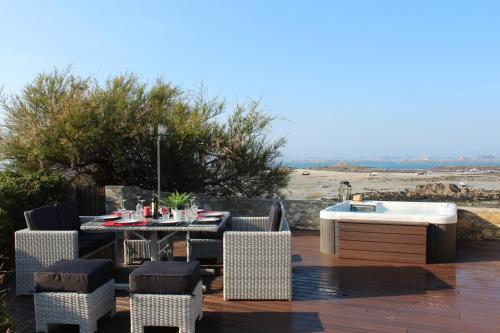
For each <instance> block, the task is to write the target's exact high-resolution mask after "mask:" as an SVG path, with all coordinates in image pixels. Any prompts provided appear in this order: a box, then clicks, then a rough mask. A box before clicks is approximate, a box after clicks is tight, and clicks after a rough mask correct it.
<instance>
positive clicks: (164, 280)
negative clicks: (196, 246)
mask: <svg viewBox="0 0 500 333" xmlns="http://www.w3.org/2000/svg"><path fill="white" fill-rule="evenodd" d="M199 281H200V264H199V262H197V261H190V262H180V261H179V262H176V261H148V262H145V263H144V264H142V265H141V266H140V267H139V268H137V269H136V270H134V271H133V272H132V273H131V274H130V275H129V285H130V292H131V293H139V294H140V293H143V294H187V293H191V292H192V291H193V290H194V288H195V287H196V285H197V284H198V282H199Z"/></svg>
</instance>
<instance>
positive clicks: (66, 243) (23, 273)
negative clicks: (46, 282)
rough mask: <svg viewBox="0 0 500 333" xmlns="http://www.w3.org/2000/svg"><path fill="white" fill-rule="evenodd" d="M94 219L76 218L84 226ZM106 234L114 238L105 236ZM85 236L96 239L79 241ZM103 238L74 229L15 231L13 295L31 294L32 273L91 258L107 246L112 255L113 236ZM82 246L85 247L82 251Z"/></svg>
mask: <svg viewBox="0 0 500 333" xmlns="http://www.w3.org/2000/svg"><path fill="white" fill-rule="evenodd" d="M77 217H78V216H77ZM94 218H95V217H93V216H80V217H79V221H81V223H84V222H88V221H92V220H93V219H94ZM27 223H28V221H27ZM50 223H58V222H50ZM108 235H109V236H115V235H114V234H112V235H111V234H109V233H108ZM85 236H90V237H92V236H96V239H94V240H92V239H89V240H87V241H86V242H83V240H82V238H85ZM105 236H106V235H105V234H104V235H95V234H94V235H91V234H84V233H81V232H80V231H78V230H31V229H30V228H26V229H22V230H19V231H16V232H15V236H14V237H15V257H16V259H15V260H16V293H17V295H30V294H33V292H34V283H33V273H34V272H36V271H38V270H40V269H42V268H45V267H48V266H50V265H52V264H54V263H55V262H57V261H59V260H61V259H76V258H90V257H94V256H95V255H96V254H97V253H99V252H101V251H102V250H104V249H106V248H108V247H111V248H112V250H114V255H115V256H116V249H115V245H116V239H115V237H109V240H106V239H105V238H106V237H105ZM103 237H104V238H103ZM82 245H86V246H87V249H85V251H84V252H83V251H82Z"/></svg>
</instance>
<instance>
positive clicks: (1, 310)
mask: <svg viewBox="0 0 500 333" xmlns="http://www.w3.org/2000/svg"><path fill="white" fill-rule="evenodd" d="M0 288H1V285H0ZM6 294H7V291H6V290H0V333H11V332H13V330H14V326H15V325H14V324H15V321H14V317H13V316H12V314H11V313H10V311H9V304H8V303H7V302H6V300H5V295H6Z"/></svg>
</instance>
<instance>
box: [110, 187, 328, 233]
mask: <svg viewBox="0 0 500 333" xmlns="http://www.w3.org/2000/svg"><path fill="white" fill-rule="evenodd" d="M151 194H152V191H151V190H148V191H146V190H141V189H138V188H135V187H129V186H106V211H107V212H108V213H109V212H111V211H113V210H115V209H117V208H118V207H119V206H120V204H121V200H122V199H125V200H127V201H126V202H125V207H126V208H127V209H135V205H137V196H138V195H140V196H142V199H145V200H146V202H147V201H150V200H151ZM165 195H166V193H162V197H163V196H165ZM196 201H197V202H198V203H199V204H201V207H202V208H204V209H211V210H227V211H230V212H231V214H232V215H233V216H267V215H268V214H269V207H270V206H271V203H272V202H273V200H272V199H231V198H218V197H209V196H204V195H198V196H197V200H196ZM334 203H335V201H333V200H284V201H283V204H284V206H285V209H286V214H287V218H288V223H290V226H292V227H296V228H304V229H318V228H319V211H320V210H322V209H324V208H326V207H328V206H331V205H333V204H334Z"/></svg>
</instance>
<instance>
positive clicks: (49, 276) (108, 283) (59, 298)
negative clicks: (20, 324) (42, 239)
mask: <svg viewBox="0 0 500 333" xmlns="http://www.w3.org/2000/svg"><path fill="white" fill-rule="evenodd" d="M112 274H113V261H112V260H107V259H73V260H60V261H58V262H56V263H55V264H53V265H51V266H49V267H46V268H44V269H42V270H40V271H37V272H35V273H34V282H35V294H34V302H35V319H36V331H37V332H47V329H48V328H47V325H48V324H73V325H79V326H80V332H82V333H83V332H88V333H91V332H95V331H97V320H98V319H99V318H101V317H103V316H104V315H106V314H108V315H109V316H110V317H112V316H113V315H114V314H115V311H116V303H115V282H114V280H113V275H112Z"/></svg>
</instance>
